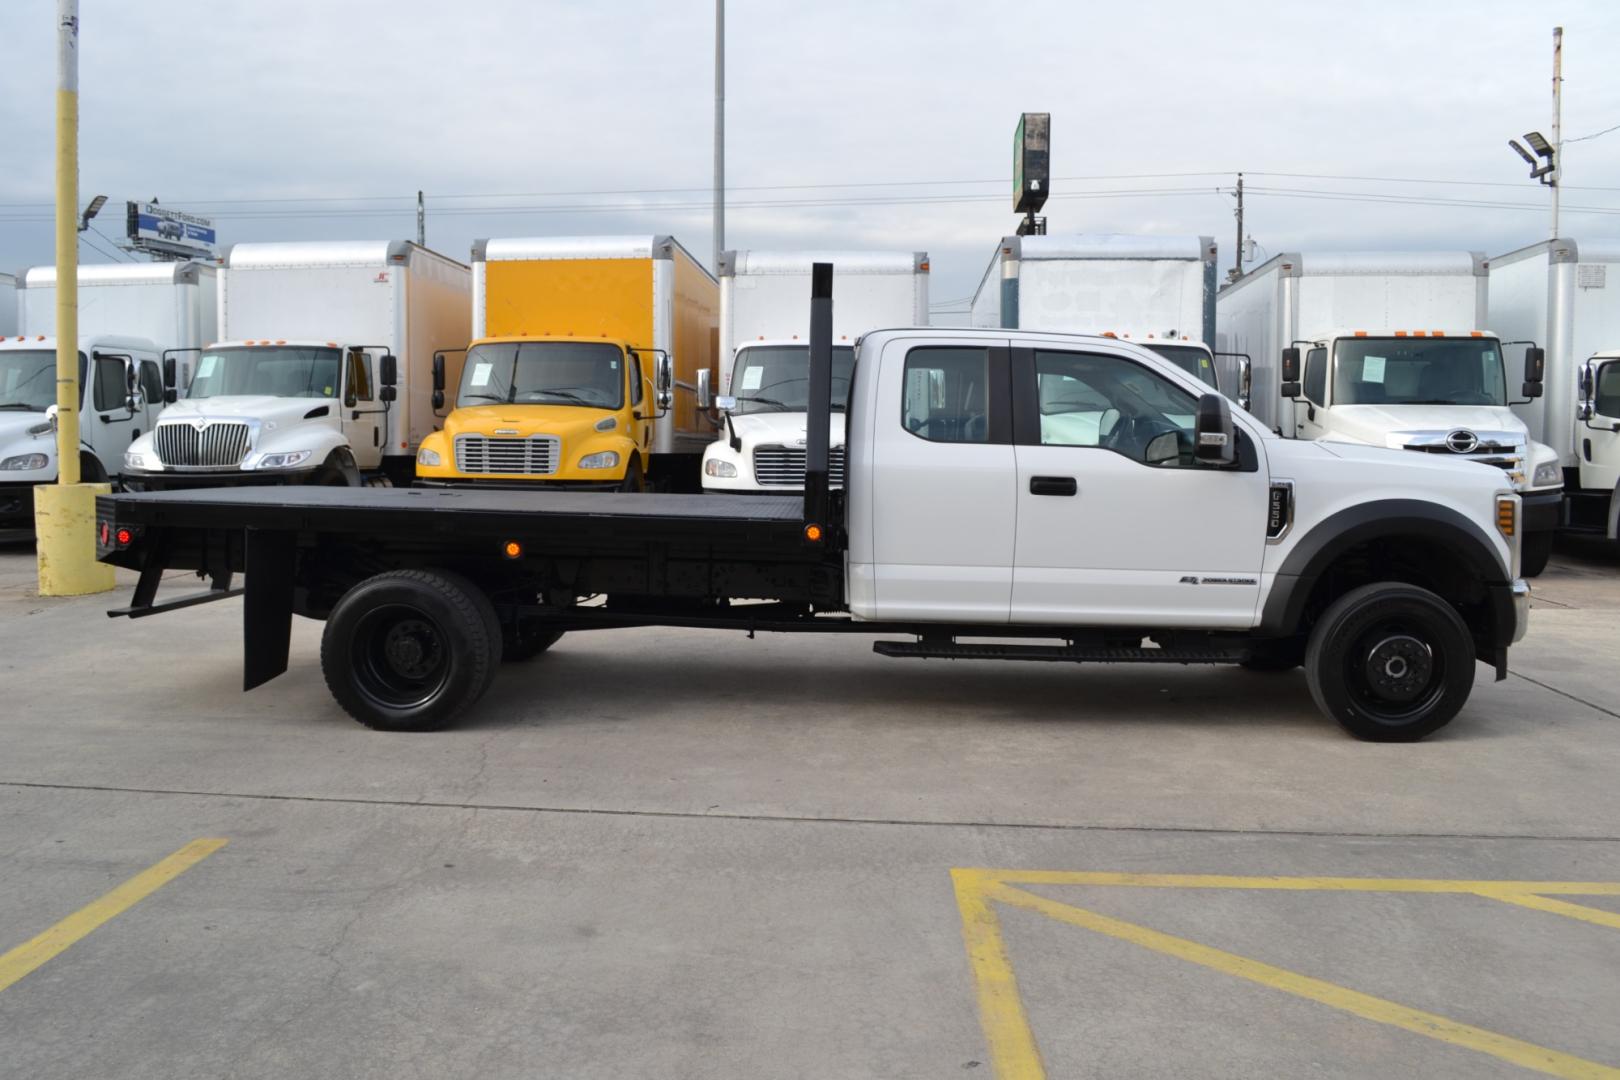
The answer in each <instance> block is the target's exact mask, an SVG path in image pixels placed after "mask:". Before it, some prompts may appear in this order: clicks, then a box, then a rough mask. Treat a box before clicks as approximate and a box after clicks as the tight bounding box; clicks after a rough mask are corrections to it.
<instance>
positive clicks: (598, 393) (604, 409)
mask: <svg viewBox="0 0 1620 1080" xmlns="http://www.w3.org/2000/svg"><path fill="white" fill-rule="evenodd" d="M441 363H442V361H441ZM671 379H672V376H671V372H670V366H669V364H668V363H667V362H666V361H664V360H663V359H662V358H661V357H660V356H658V355H657V354H644V353H643V352H642V351H640V350H638V349H637V348H636V347H635V346H634V345H633V344H631V343H629V342H626V341H613V340H607V339H597V340H582V339H580V338H568V337H543V338H488V339H485V340H482V341H475V342H473V344H472V347H471V348H469V349H468V350H467V360H466V363H465V364H464V365H463V367H462V371H461V383H460V385H459V386H458V387H456V410H455V412H454V413H452V414H451V416H450V419H449V422H448V423H447V424H446V425H445V429H444V430H443V431H441V432H438V433H436V434H434V435H433V436H430V437H429V438H428V439H426V440H425V441H424V442H423V444H422V448H421V449H420V450H419V451H417V455H416V474H417V477H418V478H419V479H420V480H421V481H423V482H424V483H432V482H434V481H447V480H454V479H457V478H476V479H487V480H489V481H492V482H497V483H498V482H499V480H500V478H501V477H519V476H531V475H533V476H544V477H546V478H547V479H548V480H550V481H552V482H554V483H556V484H559V485H566V486H570V487H578V488H593V489H602V490H613V489H617V490H623V491H640V490H641V489H642V487H643V486H644V485H645V483H646V477H647V466H648V460H649V457H650V454H651V449H652V440H653V432H654V426H655V425H656V423H657V422H658V420H659V419H660V418H661V417H663V416H664V415H665V414H666V413H667V412H668V410H669V407H670V403H671V399H672V397H673V387H672V385H671ZM519 482H520V483H522V482H523V481H519Z"/></svg>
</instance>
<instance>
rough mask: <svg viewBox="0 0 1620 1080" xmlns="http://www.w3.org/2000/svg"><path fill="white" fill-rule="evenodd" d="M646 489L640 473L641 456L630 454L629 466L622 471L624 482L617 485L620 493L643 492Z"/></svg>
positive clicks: (644, 480)
mask: <svg viewBox="0 0 1620 1080" xmlns="http://www.w3.org/2000/svg"><path fill="white" fill-rule="evenodd" d="M646 487H647V481H646V478H645V477H644V476H643V475H642V471H641V455H640V454H631V455H630V464H629V465H627V466H625V469H624V482H623V483H622V484H620V485H619V490H620V491H643V490H645V489H646Z"/></svg>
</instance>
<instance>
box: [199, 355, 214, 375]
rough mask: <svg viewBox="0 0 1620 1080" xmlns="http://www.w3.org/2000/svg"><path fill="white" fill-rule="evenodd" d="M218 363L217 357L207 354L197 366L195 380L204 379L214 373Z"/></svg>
mask: <svg viewBox="0 0 1620 1080" xmlns="http://www.w3.org/2000/svg"><path fill="white" fill-rule="evenodd" d="M218 363H219V357H217V356H215V355H214V354H213V353H209V354H208V355H207V356H205V357H203V358H202V360H201V362H199V363H198V364H197V378H199V379H206V378H208V377H209V376H210V375H212V374H213V373H214V366H215V365H216V364H218Z"/></svg>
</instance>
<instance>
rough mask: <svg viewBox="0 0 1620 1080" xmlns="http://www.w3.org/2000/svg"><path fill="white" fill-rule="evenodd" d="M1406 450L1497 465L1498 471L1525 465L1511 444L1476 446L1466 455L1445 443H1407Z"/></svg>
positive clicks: (1516, 448)
mask: <svg viewBox="0 0 1620 1080" xmlns="http://www.w3.org/2000/svg"><path fill="white" fill-rule="evenodd" d="M1406 449H1408V450H1416V451H1417V452H1418V453H1420V454H1444V455H1446V456H1447V457H1456V458H1462V459H1463V460H1464V461H1477V462H1479V463H1480V464H1481V465H1495V466H1496V467H1497V468H1498V469H1508V470H1510V471H1512V470H1517V469H1519V468H1521V467H1522V466H1523V465H1524V458H1523V456H1522V455H1521V454H1520V452H1519V448H1518V447H1517V446H1514V445H1512V444H1511V443H1485V442H1482V443H1480V444H1479V445H1478V446H1475V447H1474V448H1473V449H1472V450H1470V451H1469V452H1468V453H1466V454H1459V453H1457V452H1456V451H1455V450H1453V449H1452V448H1451V447H1449V446H1447V445H1446V444H1445V443H1407V444H1406Z"/></svg>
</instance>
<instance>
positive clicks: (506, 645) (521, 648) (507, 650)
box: [501, 630, 563, 663]
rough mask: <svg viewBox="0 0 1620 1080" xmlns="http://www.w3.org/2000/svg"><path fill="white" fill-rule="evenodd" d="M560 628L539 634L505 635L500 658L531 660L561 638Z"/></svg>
mask: <svg viewBox="0 0 1620 1080" xmlns="http://www.w3.org/2000/svg"><path fill="white" fill-rule="evenodd" d="M562 636H563V632H562V631H561V630H548V631H546V632H545V633H541V634H524V635H523V636H521V637H519V636H516V635H513V634H508V635H506V640H505V641H504V642H503V643H502V646H501V659H502V660H504V661H506V662H508V663H517V662H521V661H524V660H533V659H534V658H535V657H537V656H539V655H540V654H541V653H543V652H545V651H546V650H547V649H549V648H551V647H552V646H553V645H555V644H557V642H559V641H561V640H562Z"/></svg>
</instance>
